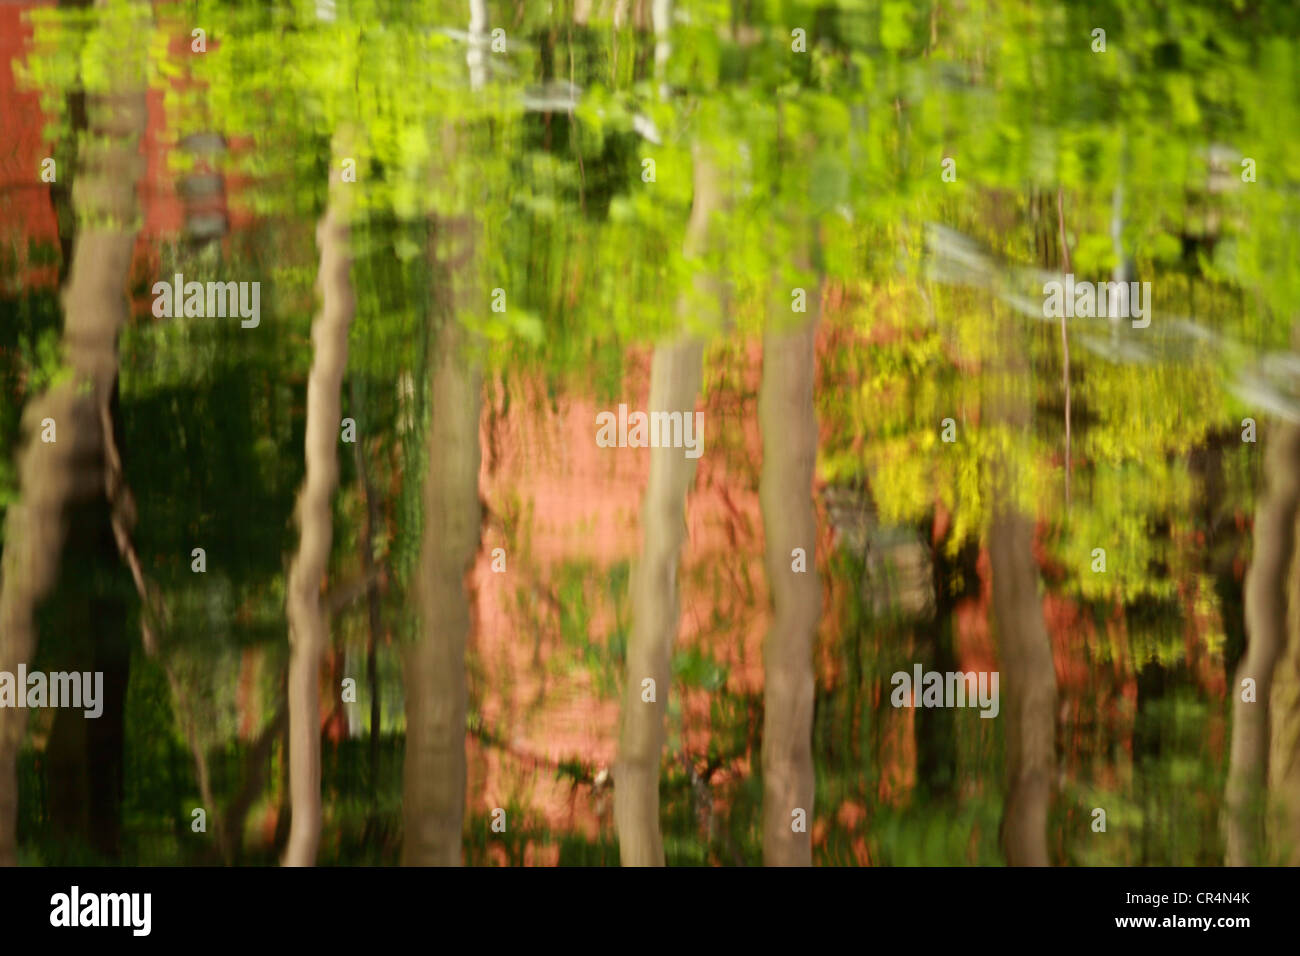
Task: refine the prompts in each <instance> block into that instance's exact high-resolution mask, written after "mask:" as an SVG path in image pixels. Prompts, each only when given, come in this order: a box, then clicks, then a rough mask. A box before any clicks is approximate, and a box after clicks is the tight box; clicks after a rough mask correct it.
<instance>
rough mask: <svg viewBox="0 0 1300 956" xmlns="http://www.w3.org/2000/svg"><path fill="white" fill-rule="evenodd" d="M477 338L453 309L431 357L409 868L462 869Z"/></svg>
mask: <svg viewBox="0 0 1300 956" xmlns="http://www.w3.org/2000/svg"><path fill="white" fill-rule="evenodd" d="M449 271H450V270H449ZM468 338H469V335H468V333H466V332H465V330H464V329H463V328H462V327H461V326H460V324H459V323H458V321H457V320H456V317H455V314H454V311H453V310H447V312H446V314H445V315H444V317H443V319H442V327H441V329H440V330H439V334H438V335H437V336H436V337H435V345H434V354H433V355H432V356H431V357H430V365H431V367H432V369H433V381H432V383H431V393H432V397H433V403H432V404H433V409H432V421H431V424H430V427H429V457H428V460H427V461H426V463H425V468H426V472H425V478H424V531H423V539H422V541H421V547H420V572H419V580H418V583H417V585H416V588H417V592H418V600H419V609H420V622H421V634H420V638H419V640H418V641H417V642H416V643H415V644H414V645H412V646H411V647H409V648H408V649H407V653H406V667H405V674H404V677H405V685H406V765H405V768H404V784H403V813H404V820H405V836H404V838H403V845H402V862H403V864H405V865H407V866H459V865H460V864H461V861H462V846H461V832H462V829H463V826H464V819H465V780H466V764H465V710H466V700H467V696H468V691H467V688H466V683H465V644H466V641H467V640H468V637H469V628H470V605H469V599H468V596H467V591H466V581H465V578H466V575H467V574H469V572H470V570H471V568H472V567H473V565H474V560H475V557H476V556H477V554H478V550H479V535H480V527H479V525H480V521H481V519H482V506H481V504H480V501H479V491H478V473H479V461H480V449H479V408H480V403H481V401H482V381H481V379H482V375H481V372H480V370H479V367H478V365H477V363H476V362H474V361H472V360H470V359H468V358H467V357H466V355H465V354H464V348H465V346H466V342H467V340H468Z"/></svg>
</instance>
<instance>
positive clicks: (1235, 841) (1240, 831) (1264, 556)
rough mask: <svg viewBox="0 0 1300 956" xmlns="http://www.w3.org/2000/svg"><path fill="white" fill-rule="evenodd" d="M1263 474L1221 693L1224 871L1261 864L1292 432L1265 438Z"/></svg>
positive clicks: (1296, 480)
mask: <svg viewBox="0 0 1300 956" xmlns="http://www.w3.org/2000/svg"><path fill="white" fill-rule="evenodd" d="M1264 469H1265V474H1264V490H1263V494H1262V495H1261V497H1260V500H1259V502H1258V504H1257V505H1256V508H1255V551H1254V556H1253V557H1252V559H1251V564H1250V570H1249V571H1248V572H1247V573H1246V593H1245V603H1246V656H1245V657H1244V658H1242V661H1241V664H1240V666H1239V667H1238V668H1237V673H1236V677H1235V679H1234V681H1233V683H1232V686H1231V687H1230V688H1229V692H1230V693H1231V694H1232V748H1231V751H1230V756H1229V758H1228V784H1227V793H1226V803H1227V810H1226V816H1227V820H1226V831H1227V832H1226V843H1227V856H1226V862H1227V865H1228V866H1249V865H1252V864H1257V863H1261V862H1263V860H1262V858H1261V857H1262V854H1263V843H1262V841H1263V822H1264V817H1263V811H1264V784H1265V780H1266V779H1267V775H1268V762H1269V707H1270V706H1271V704H1272V699H1271V698H1272V696H1273V676H1274V667H1275V665H1276V664H1277V662H1278V658H1279V657H1280V656H1281V655H1282V653H1283V648H1284V647H1285V645H1286V627H1287V600H1286V589H1287V574H1288V571H1289V570H1290V567H1291V562H1292V560H1293V555H1294V551H1295V548H1294V545H1295V521H1296V513H1297V505H1298V504H1300V427H1298V426H1296V425H1291V424H1283V425H1280V426H1278V427H1277V428H1276V429H1275V430H1274V431H1273V432H1272V433H1271V434H1270V436H1269V446H1268V449H1267V452H1266V457H1265V464H1264ZM1247 680H1250V681H1253V682H1254V687H1253V693H1249V694H1247V696H1249V697H1251V698H1252V699H1250V700H1243V699H1242V696H1243V693H1246V692H1245V691H1244V689H1243V682H1244V681H1247ZM1285 694H1286V691H1285V690H1284V692H1283V696H1285ZM1279 703H1281V701H1279ZM1279 773H1281V774H1285V773H1286V769H1285V768H1279Z"/></svg>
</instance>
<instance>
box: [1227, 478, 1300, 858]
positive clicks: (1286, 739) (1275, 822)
mask: <svg viewBox="0 0 1300 956" xmlns="http://www.w3.org/2000/svg"><path fill="white" fill-rule="evenodd" d="M1296 470H1298V469H1297V463H1295V462H1293V463H1292V474H1293V475H1294V474H1295V472H1296ZM1294 533H1295V532H1294V531H1293V535H1294ZM1288 578H1289V581H1288V599H1289V602H1290V603H1289V607H1288V610H1287V629H1286V646H1285V647H1284V648H1282V649H1281V653H1280V654H1279V656H1278V660H1277V666H1276V668H1275V670H1274V672H1273V692H1272V694H1271V695H1270V696H1269V702H1268V708H1269V709H1268V723H1269V730H1270V735H1269V736H1270V741H1269V755H1268V796H1269V801H1268V803H1269V807H1270V809H1271V810H1272V813H1271V815H1270V816H1269V817H1268V820H1267V823H1268V834H1269V840H1268V844H1269V846H1271V847H1272V848H1273V849H1274V854H1275V856H1276V859H1270V860H1261V861H1260V862H1261V863H1273V862H1278V863H1282V864H1284V865H1286V866H1300V556H1297V555H1296V554H1295V552H1294V549H1293V551H1292V557H1291V565H1290V573H1289V575H1288ZM1240 687H1241V684H1240V681H1238V684H1237V688H1236V691H1234V698H1233V700H1234V702H1240V700H1241V695H1240ZM1234 706H1235V705H1234ZM1242 706H1246V705H1242Z"/></svg>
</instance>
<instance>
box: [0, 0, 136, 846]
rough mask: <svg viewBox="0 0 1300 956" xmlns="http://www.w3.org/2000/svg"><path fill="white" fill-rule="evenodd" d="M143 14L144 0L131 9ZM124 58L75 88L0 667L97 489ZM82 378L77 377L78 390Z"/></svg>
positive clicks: (7, 794)
mask: <svg viewBox="0 0 1300 956" xmlns="http://www.w3.org/2000/svg"><path fill="white" fill-rule="evenodd" d="M136 12H137V13H138V14H139V15H141V19H142V20H143V16H144V15H145V14H147V8H145V7H141V8H139V10H138V11H136ZM138 67H139V64H138V63H136V61H135V60H134V59H133V58H130V57H122V58H119V59H118V60H116V61H114V62H113V63H112V64H110V72H112V73H113V82H114V83H115V85H116V86H117V89H118V90H120V91H122V92H120V93H118V94H116V95H113V94H98V95H88V96H87V97H86V107H87V114H88V124H87V125H88V129H89V131H90V132H91V133H92V134H93V136H92V137H87V139H86V141H85V146H84V152H83V156H82V165H81V169H82V172H81V175H80V177H79V181H78V182H77V183H76V184H75V188H74V196H73V206H74V208H75V210H76V212H77V216H78V219H79V221H80V228H79V231H78V232H77V237H76V240H75V242H74V244H73V251H72V264H71V268H70V270H69V277H68V283H67V286H66V288H65V290H64V294H63V309H64V332H63V345H64V350H65V355H66V361H67V364H68V365H69V366H70V367H71V369H72V371H73V375H72V377H71V379H70V380H68V381H64V382H62V383H60V384H58V385H55V386H54V387H52V388H51V389H50V390H49V391H47V392H45V393H44V394H43V395H41V396H39V397H38V398H36V399H34V400H33V401H32V402H31V404H29V405H28V407H27V409H26V410H25V412H24V415H23V433H24V435H25V441H24V445H23V448H22V450H21V452H20V453H19V455H18V478H19V488H20V495H21V497H20V498H19V500H18V501H17V502H15V503H14V504H13V505H12V506H11V507H10V508H9V511H8V514H7V516H6V519H5V539H4V540H5V548H4V558H3V567H2V578H3V581H2V583H0V670H3V671H10V672H14V671H16V670H17V666H18V665H19V664H20V663H21V664H31V662H32V657H33V655H34V654H35V651H36V626H35V614H36V609H37V606H38V605H39V603H40V601H41V600H42V599H43V598H44V597H45V596H46V595H47V594H48V593H49V590H50V588H51V587H53V585H54V584H55V581H56V580H57V577H58V569H59V556H60V551H61V549H62V546H63V539H64V533H65V521H66V514H65V506H66V505H67V503H68V502H69V501H70V500H72V499H73V498H74V497H82V496H89V495H90V494H92V493H95V492H102V489H103V481H104V475H103V472H102V471H101V470H98V469H95V468H86V467H84V464H85V462H87V461H96V460H99V459H100V456H101V455H102V454H103V440H104V437H103V432H102V421H103V413H104V412H105V411H106V410H107V409H108V407H109V402H110V399H111V396H112V390H113V384H114V382H115V380H116V378H117V336H118V333H119V332H120V330H121V329H122V327H123V326H124V325H125V323H126V320H127V315H128V309H127V299H126V284H127V279H128V275H129V271H130V265H131V255H132V251H133V249H134V246H135V234H134V232H135V228H136V218H137V215H138V213H137V205H136V195H135V183H136V179H137V177H138V175H139V173H140V169H141V159H140V157H139V154H138V142H139V137H140V136H141V135H142V134H143V132H144V128H145V117H146V113H145V102H144V96H143V93H142V92H139V91H142V90H143V88H144V82H143V81H144V77H143V74H142V72H141V71H140V70H139V69H138ZM83 386H88V388H85V389H84V390H83ZM46 418H51V419H53V420H54V422H55V427H56V429H57V432H56V441H54V442H52V443H48V444H47V443H45V442H43V441H42V440H41V430H42V425H41V423H42V420H43V419H46ZM26 723H27V710H26V709H25V708H0V864H7V865H12V864H14V863H16V862H17V833H16V825H17V813H18V780H17V759H18V751H19V749H20V748H21V746H22V741H23V734H24V731H25V729H26Z"/></svg>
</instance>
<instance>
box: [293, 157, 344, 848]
mask: <svg viewBox="0 0 1300 956" xmlns="http://www.w3.org/2000/svg"><path fill="white" fill-rule="evenodd" d="M335 154H336V155H345V154H346V151H345V150H340V149H336V150H335ZM333 165H334V166H335V167H337V165H338V164H337V163H335V164H333ZM348 189H349V186H348V185H347V184H344V183H342V182H340V181H339V170H338V169H337V168H334V169H332V170H331V172H330V199H329V205H328V207H327V208H326V211H325V216H324V218H323V219H322V220H321V223H320V225H319V227H318V228H317V230H316V243H317V246H318V248H319V249H320V271H319V280H318V287H319V289H320V295H321V310H320V313H319V314H318V315H317V316H316V319H315V320H314V321H313V322H312V346H313V349H314V355H313V358H312V367H311V374H310V376H309V378H308V379H307V440H306V449H305V454H306V459H307V475H306V478H305V479H304V480H303V486H302V490H301V491H300V492H299V494H298V508H297V514H298V526H299V528H300V531H301V537H300V538H299V542H298V553H297V555H295V556H294V559H293V563H292V565H291V566H290V569H289V589H288V590H289V594H288V605H289V607H288V615H289V644H290V649H291V653H290V659H289V792H290V808H291V810H290V812H291V820H290V825H289V842H288V845H287V846H286V847H285V852H284V865H285V866H312V865H314V864H315V862H316V851H317V849H318V848H319V846H320V829H321V797H320V776H321V754H320V736H321V727H320V669H321V660H322V658H323V657H324V654H325V649H326V647H327V646H328V644H329V625H328V621H327V618H326V615H325V612H324V610H323V608H322V607H321V585H322V582H323V581H324V580H325V577H326V575H327V573H328V570H329V558H330V544H331V541H332V539H333V531H334V520H333V519H334V513H333V497H334V491H335V488H336V487H337V486H338V478H339V464H338V454H337V446H338V441H339V424H340V422H341V420H342V401H341V397H340V396H341V390H342V387H343V373H344V370H345V369H346V367H347V361H348V329H349V327H350V326H351V324H352V315H353V312H354V309H355V301H354V298H353V291H352V280H351V277H350V275H349V269H350V259H349V254H348V225H347V208H348V205H349V204H348V202H347V192H348Z"/></svg>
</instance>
